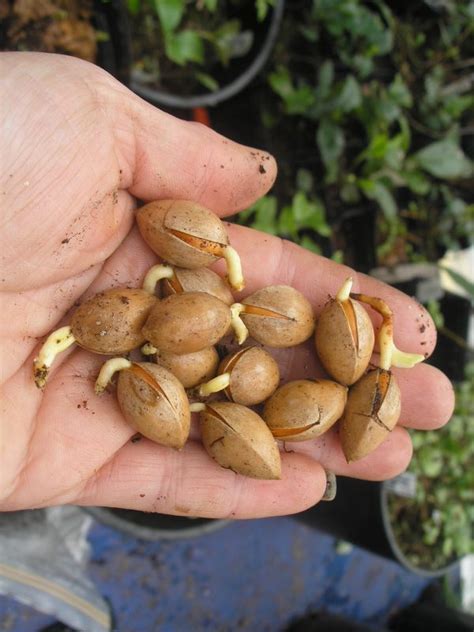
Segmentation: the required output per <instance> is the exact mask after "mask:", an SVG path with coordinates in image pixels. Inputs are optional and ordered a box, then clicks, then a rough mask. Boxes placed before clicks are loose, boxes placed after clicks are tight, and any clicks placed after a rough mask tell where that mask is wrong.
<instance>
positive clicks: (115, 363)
mask: <svg viewBox="0 0 474 632" xmlns="http://www.w3.org/2000/svg"><path fill="white" fill-rule="evenodd" d="M131 366H132V363H131V362H130V360H127V359H126V358H112V359H111V360H107V362H105V363H104V364H103V365H102V368H101V369H100V372H99V375H98V377H97V380H96V381H95V392H96V393H97V395H102V393H103V392H104V391H105V389H106V388H107V386H108V384H109V382H110V380H111V379H112V377H113V376H114V374H115V373H116V372H117V371H121V370H122V369H129V368H130V367H131Z"/></svg>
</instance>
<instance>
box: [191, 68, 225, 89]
mask: <svg viewBox="0 0 474 632" xmlns="http://www.w3.org/2000/svg"><path fill="white" fill-rule="evenodd" d="M195 77H196V79H197V80H198V81H199V83H200V84H201V85H202V86H204V87H205V88H207V89H208V90H210V91H211V92H215V91H216V90H218V88H219V84H218V83H217V81H216V80H215V79H214V77H211V75H208V74H207V73H205V72H196V73H195Z"/></svg>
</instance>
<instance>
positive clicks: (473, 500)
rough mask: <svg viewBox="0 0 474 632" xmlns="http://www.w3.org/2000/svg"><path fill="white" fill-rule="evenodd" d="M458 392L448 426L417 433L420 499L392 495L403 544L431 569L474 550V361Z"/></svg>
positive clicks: (415, 466)
mask: <svg viewBox="0 0 474 632" xmlns="http://www.w3.org/2000/svg"><path fill="white" fill-rule="evenodd" d="M455 391H456V408H455V411H454V415H453V417H452V419H451V421H450V422H449V424H448V425H447V426H446V427H445V428H442V429H441V430H437V431H433V432H421V431H413V432H412V433H411V437H412V441H413V447H414V455H413V459H412V462H411V464H410V466H409V468H408V471H409V472H411V473H412V474H414V475H415V476H416V494H415V497H414V498H412V499H409V498H403V499H402V498H400V497H397V496H395V495H390V496H389V507H390V510H391V514H392V516H393V526H394V529H395V530H396V535H397V541H398V544H399V546H400V547H401V549H402V550H403V552H404V553H405V555H406V556H407V557H408V558H409V559H410V561H411V562H412V563H413V564H414V565H416V566H422V567H425V568H440V567H442V566H444V565H446V564H448V563H449V562H450V561H451V560H452V559H453V558H456V557H462V556H463V555H467V554H469V553H474V536H473V533H474V470H473V468H472V463H473V462H474V426H473V424H472V419H473V418H474V363H471V364H469V365H467V367H466V377H465V380H464V381H463V382H461V383H460V384H458V385H457V386H456V389H455Z"/></svg>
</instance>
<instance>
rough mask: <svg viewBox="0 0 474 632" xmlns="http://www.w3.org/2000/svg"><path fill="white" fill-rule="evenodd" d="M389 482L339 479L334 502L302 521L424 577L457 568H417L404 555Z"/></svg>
mask: <svg viewBox="0 0 474 632" xmlns="http://www.w3.org/2000/svg"><path fill="white" fill-rule="evenodd" d="M388 493H389V490H388V485H387V484H386V483H377V482H371V481H361V480H358V479H353V478H346V477H342V476H341V477H338V479H337V495H336V498H335V499H334V500H333V501H331V502H322V503H319V504H318V505H316V507H313V508H312V509H309V510H308V511H305V512H303V513H302V514H299V516H298V517H299V519H301V520H302V521H303V522H305V523H307V524H310V525H312V526H313V527H316V528H317V529H320V530H321V531H325V532H327V533H329V534H330V535H333V536H335V537H336V538H341V539H343V540H347V541H348V542H350V543H352V544H355V545H356V546H360V547H362V548H363V549H366V550H367V551H370V552H371V553H375V554H376V555H381V556H382V557H385V558H387V559H391V560H393V561H395V562H398V563H399V564H401V565H402V566H404V567H405V568H407V569H408V570H410V571H412V572H413V573H416V574H417V575H422V576H424V577H433V578H434V577H441V576H442V575H445V574H446V573H448V572H449V571H450V570H452V569H454V568H455V567H456V566H457V565H458V563H459V561H454V562H452V563H451V564H448V565H446V566H445V567H442V568H439V569H437V570H431V569H424V568H417V567H416V566H413V564H411V562H410V561H409V560H408V559H407V558H406V557H405V555H404V554H403V553H402V551H401V549H400V547H399V545H398V543H397V541H396V539H395V536H394V533H393V529H392V525H391V521H390V514H389V511H388V503H387V496H388Z"/></svg>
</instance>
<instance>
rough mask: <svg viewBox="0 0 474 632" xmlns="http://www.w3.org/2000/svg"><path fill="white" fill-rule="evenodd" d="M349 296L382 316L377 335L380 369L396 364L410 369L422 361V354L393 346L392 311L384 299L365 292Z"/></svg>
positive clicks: (387, 369)
mask: <svg viewBox="0 0 474 632" xmlns="http://www.w3.org/2000/svg"><path fill="white" fill-rule="evenodd" d="M351 296H352V298H355V299H356V300H358V301H361V302H362V303H367V305H370V306H371V307H373V309H375V311H377V312H378V313H379V314H380V315H381V316H382V318H383V321H382V325H381V327H380V331H379V335H378V342H379V350H380V362H379V364H380V368H381V369H384V370H386V371H390V367H391V366H396V367H398V368H401V369H411V368H412V367H414V366H415V364H418V363H419V362H423V360H424V359H425V356H424V355H421V354H420V353H407V352H405V351H401V350H400V349H398V348H397V347H396V346H395V343H394V342H393V312H392V310H391V309H390V307H389V306H388V305H387V303H386V302H385V301H383V300H382V299H381V298H376V297H374V296H366V295H365V294H352V295H351Z"/></svg>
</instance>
